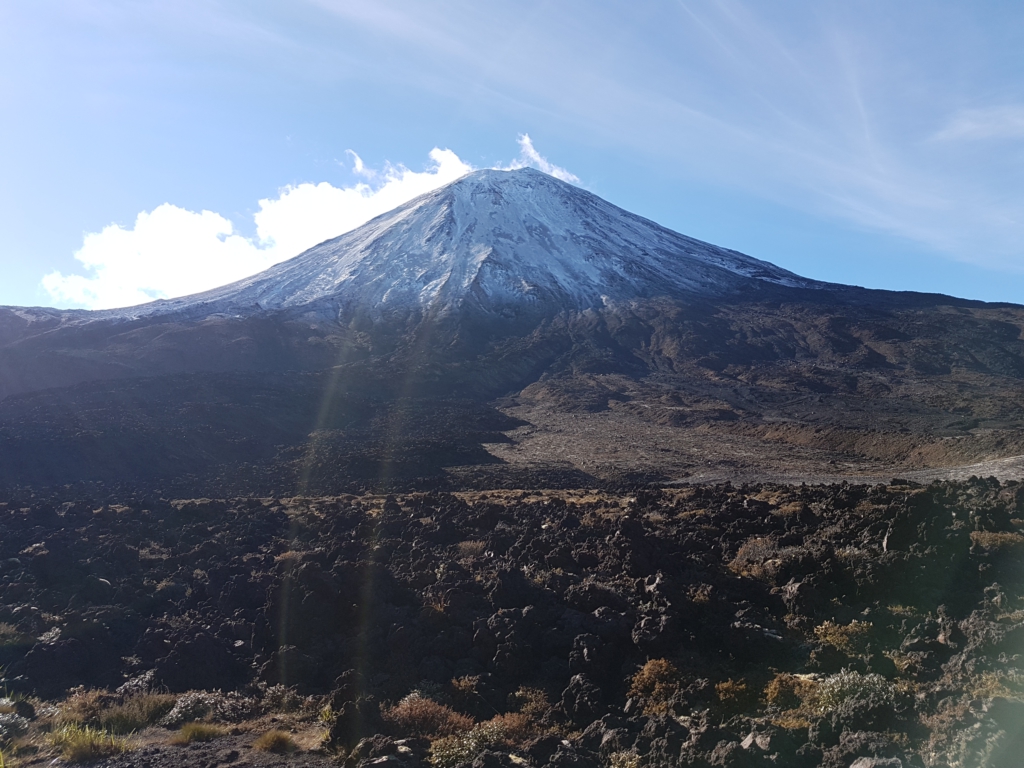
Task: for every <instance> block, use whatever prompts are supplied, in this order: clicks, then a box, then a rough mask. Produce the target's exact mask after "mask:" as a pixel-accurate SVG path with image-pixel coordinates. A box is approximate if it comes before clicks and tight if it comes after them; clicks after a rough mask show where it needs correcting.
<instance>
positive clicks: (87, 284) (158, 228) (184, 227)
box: [43, 134, 579, 309]
mask: <svg viewBox="0 0 1024 768" xmlns="http://www.w3.org/2000/svg"><path fill="white" fill-rule="evenodd" d="M519 146H520V156H519V158H518V159H517V160H515V161H513V162H512V163H511V164H510V165H508V166H506V167H505V168H506V169H507V170H508V169H514V168H523V167H526V166H531V167H536V168H538V169H539V170H541V171H544V172H545V173H549V174H551V175H552V176H555V177H557V178H559V179H562V180H564V181H568V182H573V183H576V182H578V181H579V179H578V178H577V177H576V176H575V175H574V174H572V173H570V172H569V171H567V170H565V169H564V168H560V167H559V166H557V165H552V164H551V163H550V162H548V161H547V160H546V159H545V158H544V157H542V156H541V155H540V153H538V152H537V150H536V149H535V148H534V146H533V143H532V142H531V141H530V137H529V136H527V135H526V134H523V135H522V136H520V137H519ZM348 154H349V155H350V156H351V158H352V164H353V169H352V170H353V173H355V174H356V175H357V176H362V177H363V178H365V179H367V181H366V182H358V183H356V184H354V185H353V186H350V187H341V188H339V187H335V186H333V185H331V184H329V183H327V182H325V181H324V182H320V183H319V184H299V185H297V186H288V187H285V188H284V189H282V190H281V191H280V193H279V194H278V196H277V197H276V198H273V199H269V198H268V199H265V200H260V201H259V207H260V209H259V211H258V212H257V213H256V214H255V216H254V217H253V218H254V220H255V224H256V237H255V238H246V237H243V236H242V235H240V234H238V233H236V232H235V229H234V227H233V226H232V224H231V222H230V221H228V220H227V219H226V218H224V217H223V216H221V215H220V214H217V213H214V212H212V211H202V212H199V213H196V212H195V211H189V210H186V209H184V208H179V207H178V206H176V205H172V204H170V203H164V204H163V205H161V206H159V207H157V208H155V209H154V210H152V211H149V212H146V211H143V212H142V213H140V214H139V215H138V217H137V218H136V220H135V225H134V226H133V227H122V226H121V225H119V224H111V225H110V226H108V227H104V229H103V230H102V231H100V232H93V233H89V234H86V235H85V239H84V242H83V244H82V248H81V249H80V250H79V251H78V252H77V253H75V258H76V259H77V260H78V261H80V262H81V264H82V267H83V269H84V271H85V272H86V273H87V275H81V274H70V275H64V274H62V273H61V272H51V273H50V274H48V275H46V276H45V277H44V278H43V287H44V288H45V289H46V291H47V292H48V293H49V294H50V296H51V297H52V298H53V301H54V302H55V303H57V304H58V305H60V306H74V307H85V308H87V309H111V308H114V307H126V306H131V305H134V304H142V303H145V302H147V301H153V300H154V299H165V298H173V297H176V296H184V295H187V294H190V293H198V292H200V291H206V290H209V289H211V288H216V287H218V286H221V285H224V284H226V283H230V282H232V281H234V280H240V279H242V278H243V277H248V276H249V275H253V274H256V273H257V272H260V271H262V270H264V269H266V268H267V267H270V266H272V265H274V264H277V263H278V262H281V261H284V260H285V259H290V258H291V257H293V256H297V255H298V254H300V253H302V252H303V251H304V250H306V249H307V248H311V247H313V246H314V245H316V244H318V243H322V242H323V241H324V240H329V239H331V238H332V237H337V236H338V235H341V234H343V233H345V232H348V231H349V230H352V229H355V228H356V227H358V226H359V225H361V224H364V223H366V222H367V221H369V220H370V219H372V218H373V217H375V216H379V215H380V214H382V213H386V212H387V211H390V210H391V209H393V208H396V207H397V206H399V205H401V204H402V203H405V202H407V201H409V200H411V199H413V198H414V197H417V196H419V195H422V194H424V193H426V192H430V191H431V190H434V189H437V188H438V187H441V186H443V185H445V184H448V183H450V182H452V181H455V180H456V179H458V178H459V177H460V176H464V175H465V174H467V173H469V172H470V171H472V170H474V168H473V166H472V165H470V164H468V163H466V162H465V161H463V160H462V159H461V158H460V157H459V156H458V155H457V154H455V152H453V151H451V150H450V149H437V148H435V149H433V150H431V152H430V159H431V161H432V163H433V164H432V165H431V167H430V168H428V169H427V170H426V171H411V170H409V169H408V168H406V167H405V166H402V165H398V166H395V165H391V164H388V165H386V166H385V167H384V169H383V170H382V171H377V170H373V169H370V168H367V167H366V165H365V164H364V163H363V160H362V158H360V157H359V155H357V154H356V153H355V152H353V151H351V150H349V151H348Z"/></svg>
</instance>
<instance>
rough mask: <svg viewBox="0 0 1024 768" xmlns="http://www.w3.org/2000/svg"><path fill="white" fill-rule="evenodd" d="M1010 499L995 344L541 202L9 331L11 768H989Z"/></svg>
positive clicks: (1001, 722)
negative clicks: (199, 289)
mask: <svg viewBox="0 0 1024 768" xmlns="http://www.w3.org/2000/svg"><path fill="white" fill-rule="evenodd" d="M1022 473H1024V307H1020V306H1014V305H995V304H983V303H980V302H971V301H965V300H960V299H955V298H951V297H946V296H931V295H924V294H914V293H891V292H885V291H868V290H863V289H859V288H854V287H849V286H838V285H828V284H824V283H819V282H816V281H813V280H807V279H804V278H801V277H799V276H797V275H793V274H791V273H789V272H786V271H785V270H782V269H779V268H777V267H775V266H773V265H771V264H767V263H765V262H761V261H758V260H757V259H754V258H751V257H749V256H745V255H743V254H739V253H736V252H734V251H729V250H728V249H724V248H719V247H716V246H713V245H709V244H707V243H701V242H699V241H696V240H693V239H692V238H688V237H685V236H684V235H680V234H678V233H674V232H671V231H669V230H666V229H664V228H662V227H659V226H658V225H657V224H655V223H653V222H650V221H647V220H645V219H642V218H640V217H638V216H635V215H633V214H630V213H628V212H626V211H623V210H621V209H619V208H616V207H615V206H613V205H611V204H609V203H607V202H605V201H603V200H600V199H599V198H597V197H595V196H594V195H591V194H589V193H587V192H584V191H582V190H579V189H577V188H574V187H571V186H569V185H566V184H564V183H562V182H559V181H556V180H555V179H552V178H550V177H547V176H544V175H543V174H539V173H536V172H534V171H528V170H522V171H516V172H509V173H501V172H494V171H487V172H482V173H479V174H470V175H468V176H466V177H464V178H463V179H460V180H459V181H457V182H455V183H453V184H451V185H449V186H448V187H445V188H442V189H440V190H437V191H436V192H432V193H430V194H428V195H424V196H422V197H420V198H417V199H416V200H414V201H411V202H410V203H408V204H406V205H404V206H402V207H400V208H398V209H396V210H394V211H392V212H389V213H387V214H385V215H383V216H381V217H379V218H377V219H374V220H373V221H371V222H369V223H368V224H366V225H365V226H363V227H360V228H359V229H356V230H353V231H352V232H350V233H347V234H346V235H343V236H341V237H339V238H336V239H334V240H331V241H327V242H326V243H323V244H321V245H319V246H316V247H315V248H313V249H310V250H309V251H307V252H306V253H304V254H301V255H300V256H298V257H296V258H295V259H292V260H290V261H288V262H284V263H282V264H280V265H277V266H276V267H273V268H272V269H270V270H268V271H266V272H264V273H261V274H260V275H256V276H254V277H252V278H248V279H246V280H243V281H241V282H239V283H235V284H232V285H229V286H225V287H223V288H220V289H217V290H215V291H210V292H207V293H205V294H200V295H197V296H189V297H183V298H180V299H174V300H170V301H161V302H154V303H152V304H147V305H143V306H141V307H132V308H127V309H122V310H111V311H106V312H84V311H80V310H56V309H44V308H43V309H41V308H23V307H9V308H0V678H2V679H0V768H10V767H11V766H12V765H16V766H19V768H22V767H23V766H42V765H43V764H47V765H52V764H60V763H62V762H64V763H69V762H90V761H91V762H102V764H104V765H109V766H121V767H122V768H129V767H131V768H170V766H179V765H190V766H193V765H194V766H203V767H204V768H212V767H213V766H221V765H224V766H227V765H233V766H279V765H308V766H327V765H345V766H347V768H357V767H360V768H365V767H366V766H372V765H378V766H387V765H390V766H396V767H399V766H408V767H409V768H412V767H413V766H427V765H431V766H434V767H435V768H456V767H458V768H497V767H501V766H504V767H505V768H508V767H509V766H535V767H536V768H540V767H541V766H556V767H557V766H561V767H563V768H567V767H568V766H576V767H577V768H590V767H591V766H594V767H596V766H602V767H605V766H608V767H609V768H640V766H695V767H700V768H712V767H714V768H719V767H722V768H748V767H749V768H753V767H754V766H765V767H767V766H795V767H796V768H800V767H801V766H806V767H807V768H811V767H812V766H815V767H816V766H824V767H825V768H903V767H906V766H915V767H916V768H925V767H927V768H978V767H981V766H988V767H989V768H1003V767H1004V766H1011V765H1013V766H1015V765H1017V764H1018V763H1019V761H1018V760H1017V756H1018V755H1019V754H1020V751H1021V749H1022V747H1024V735H1022V733H1024V731H1022V728H1024V673H1022V672H1021V671H1020V669H1019V662H1020V658H1021V656H1020V655H1021V653H1024V602H1022V601H1024V570H1022V569H1024V565H1022V563H1024V530H1022V528H1024V486H1021V485H1020V483H1019V480H1020V478H1021V476H1022ZM977 476H982V477H987V478H988V479H985V480H979V479H978V477H977ZM894 478H902V479H899V480H897V479H894Z"/></svg>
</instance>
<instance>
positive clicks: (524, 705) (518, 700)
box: [511, 686, 551, 720]
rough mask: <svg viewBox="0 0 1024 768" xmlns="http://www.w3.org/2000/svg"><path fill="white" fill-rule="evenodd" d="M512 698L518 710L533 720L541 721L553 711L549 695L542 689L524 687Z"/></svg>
mask: <svg viewBox="0 0 1024 768" xmlns="http://www.w3.org/2000/svg"><path fill="white" fill-rule="evenodd" d="M511 698H512V701H513V702H514V705H515V706H516V708H518V710H519V711H520V712H521V713H523V714H524V715H526V716H527V717H529V718H530V719H532V720H540V719H541V718H542V717H544V715H546V714H547V713H548V711H549V710H550V709H551V702H550V701H549V700H548V695H547V694H546V693H545V692H544V691H542V690H541V689H540V688H529V687H527V686H523V687H521V688H519V689H518V690H517V691H516V692H515V693H513V694H512V697H511Z"/></svg>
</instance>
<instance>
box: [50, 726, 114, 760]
mask: <svg viewBox="0 0 1024 768" xmlns="http://www.w3.org/2000/svg"><path fill="white" fill-rule="evenodd" d="M50 743H51V744H53V746H54V747H56V748H57V749H58V750H59V751H60V754H61V756H62V757H63V758H64V759H65V760H67V761H68V762H71V763H90V762H94V761H96V760H99V759H101V758H104V757H112V756H114V755H120V754H123V753H124V752H127V751H128V750H129V749H131V743H130V742H129V741H128V739H126V738H124V737H123V736H117V735H115V734H113V733H110V732H109V731H104V730H101V729H99V728H93V727H91V726H88V725H77V724H73V723H69V724H67V725H62V726H60V727H59V728H57V729H56V730H55V731H53V732H52V733H51V734H50Z"/></svg>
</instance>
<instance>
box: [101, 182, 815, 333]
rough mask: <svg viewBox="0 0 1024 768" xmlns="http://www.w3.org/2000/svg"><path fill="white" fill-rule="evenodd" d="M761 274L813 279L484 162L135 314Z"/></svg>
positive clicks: (366, 305)
mask: <svg viewBox="0 0 1024 768" xmlns="http://www.w3.org/2000/svg"><path fill="white" fill-rule="evenodd" d="M752 280H753V281H764V282H769V283H775V284H781V285H792V286H796V285H802V286H810V285H813V284H814V283H813V281H808V280H804V279H802V278H800V277H798V276H796V275H794V274H792V273H790V272H787V271H786V270H783V269H780V268H778V267H776V266H774V265H772V264H769V263H767V262H764V261H759V260H757V259H754V258H751V257H749V256H745V255H743V254H741V253H737V252H735V251H730V250H728V249H725V248H718V247H716V246H713V245H709V244H707V243H703V242H701V241H699V240H694V239H692V238H689V237H685V236H684V235H680V234H678V233H676V232H672V231H671V230H668V229H665V228H664V227H661V226H659V225H657V224H655V223H654V222H652V221H649V220H647V219H644V218H642V217H640V216H636V215H634V214H631V213H629V212H627V211H625V210H623V209H621V208H618V207H617V206H614V205H612V204H611V203H608V202H607V201H605V200H602V199H601V198H599V197H597V196H596V195H593V194H591V193H589V192H586V191H584V190H582V189H580V188H578V187H575V186H572V185H571V184H567V183H565V182H562V181H559V180H557V179H555V178H553V177H551V176H548V175H547V174H544V173H541V172H540V171H536V170H533V169H529V168H523V169H518V170H514V171H498V170H483V171H476V172H473V173H470V174H467V175H466V176H463V177H462V178H461V179H458V180H456V181H454V182H452V183H451V184H448V185H447V186H444V187H442V188H440V189H437V190H435V191H433V192H430V193H427V194H425V195H422V196H420V197H418V198H416V199H414V200H412V201H410V202H408V203H406V204H404V205H402V206H400V207H398V208H396V209H394V210H393V211H390V212H389V213H385V214H383V215H381V216H378V217H377V218H375V219H373V220H371V221H369V222H368V223H366V224H364V225H363V226H361V227H359V228H357V229H355V230H352V231H351V232H348V233H346V234H344V235H341V236H340V237H337V238H334V239H333V240H328V241H326V242H324V243H321V244H320V245H317V246H315V247H313V248H310V249H309V250H308V251H306V252H304V253H302V254H300V255H299V256H296V257H295V258H293V259H290V260H289V261H285V262H282V263H281V264H278V265H276V266H274V267H271V268H270V269H268V270H266V271H265V272H262V273H260V274H258V275H254V276H253V277H250V278H246V279H244V280H241V281H239V282H236V283H232V284H230V285H227V286H224V287H222V288H218V289H215V290H212V291H207V292H206V293H202V294H197V295H194V296H188V297H184V298H181V299H175V300H171V301H161V302H156V303H154V304H152V305H145V306H143V307H137V308H134V312H133V314H135V313H137V315H141V314H149V311H152V312H157V313H161V312H167V311H175V310H179V309H188V308H194V307H195V306H196V305H203V306H204V307H206V308H208V309H210V310H212V311H225V312H244V311H246V310H247V309H252V308H259V309H261V310H272V309H285V308H298V307H302V306H307V305H316V304H320V303H321V302H324V301H327V302H329V303H330V304H331V305H333V306H337V307H340V308H342V309H345V308H348V309H362V310H365V311H371V312H387V311H389V310H399V311H406V310H421V311H431V312H445V311H447V310H450V309H457V308H463V307H467V306H474V307H477V308H480V309H483V310H487V311H505V310H508V309H512V308H515V307H522V306H523V305H532V306H535V307H537V308H540V307H548V306H550V307H554V308H558V309H568V310H581V309H586V308H590V307H597V306H601V305H602V304H604V303H607V302H608V301H625V300H629V299H634V298H640V297H651V296H657V295H661V294H678V293H681V292H695V293H701V294H720V293H723V292H727V291H729V290H732V289H734V288H736V287H737V286H738V285H739V284H741V283H749V282H750V281H752ZM147 310H149V311H147ZM129 311H130V310H129ZM118 312H119V313H123V312H126V311H125V310H119V311H118Z"/></svg>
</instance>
